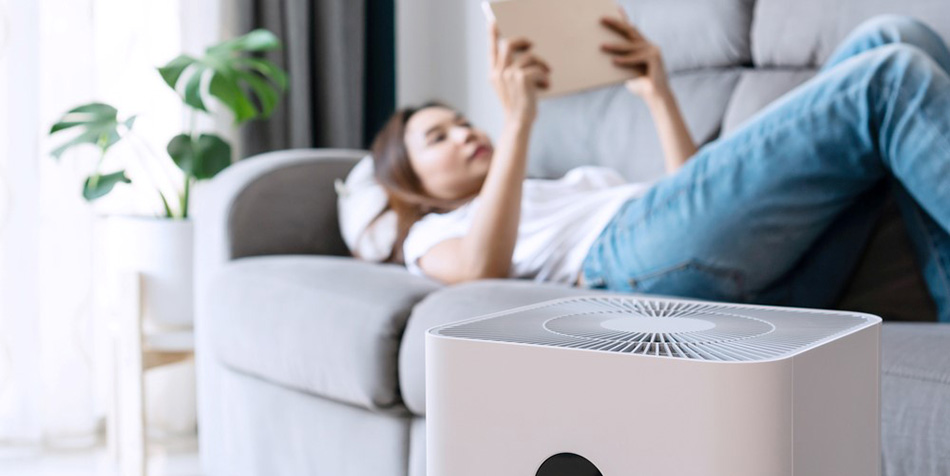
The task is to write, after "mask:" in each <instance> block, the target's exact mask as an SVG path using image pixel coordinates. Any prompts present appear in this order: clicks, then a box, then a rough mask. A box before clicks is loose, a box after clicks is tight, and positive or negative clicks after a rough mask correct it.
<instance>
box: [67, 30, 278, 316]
mask: <svg viewBox="0 0 950 476" xmlns="http://www.w3.org/2000/svg"><path fill="white" fill-rule="evenodd" d="M280 47H281V44H280V41H279V40H278V39H277V37H276V36H275V35H274V34H273V33H271V32H269V31H267V30H260V29H259V30H254V31H252V32H250V33H248V34H246V35H243V36H240V37H238V38H234V39H231V40H227V41H223V42H221V43H218V44H216V45H213V46H211V47H209V48H207V49H206V50H205V53H204V55H203V56H201V57H192V56H189V55H184V54H183V55H180V56H178V57H176V58H175V59H173V60H171V61H169V62H168V63H167V64H165V65H164V66H161V67H159V68H157V69H158V73H159V74H160V75H161V77H162V79H163V80H164V82H165V84H167V85H168V86H169V87H171V88H172V89H173V90H174V91H175V92H177V93H178V95H179V97H180V98H181V100H182V101H183V103H184V105H185V106H186V107H187V108H188V110H189V112H190V115H191V121H190V125H189V128H188V130H186V131H184V132H182V133H181V134H178V135H176V136H175V137H173V138H171V140H169V142H168V144H167V146H166V147H165V151H166V152H167V154H168V155H167V157H166V156H161V157H158V156H155V155H150V156H149V157H141V156H128V157H123V158H124V159H125V160H160V161H167V160H171V161H173V162H174V164H175V165H176V166H177V167H178V168H179V169H180V170H181V171H182V172H183V179H184V180H183V183H182V185H181V188H180V190H178V191H177V194H176V195H175V196H168V194H166V193H164V192H163V191H162V190H161V189H158V188H157V186H156V193H157V194H158V195H159V197H160V199H161V203H162V207H163V210H164V216H160V217H144V216H111V217H106V222H107V223H106V224H105V228H106V231H105V236H106V239H107V240H108V241H109V244H108V246H107V247H106V248H105V249H108V250H109V258H110V259H111V260H114V261H115V263H116V265H117V266H120V267H123V268H129V267H130V268H133V269H135V270H137V271H140V272H142V273H143V274H145V275H146V277H147V279H146V280H145V283H144V290H143V296H144V299H145V302H144V303H143V313H144V317H145V319H146V321H147V322H149V323H151V324H157V325H165V326H184V327H188V326H190V325H191V323H192V320H193V314H192V268H193V266H192V246H193V236H192V235H193V231H192V228H193V226H192V223H191V220H190V219H189V202H190V192H191V188H192V187H193V185H194V184H195V183H196V182H198V181H201V180H207V179H211V178H212V177H214V176H215V175H217V174H218V173H219V172H220V171H221V170H223V169H225V168H226V167H228V166H229V165H230V164H231V162H232V153H231V145H230V144H228V142H227V141H226V140H224V139H223V138H221V137H219V136H217V135H215V134H212V133H207V132H200V131H198V130H197V126H196V122H197V121H196V118H197V116H198V114H201V113H209V110H208V107H207V105H208V104H209V103H210V101H217V102H219V103H220V104H222V105H223V106H224V107H226V108H227V109H228V110H230V112H231V113H232V115H233V118H234V120H233V124H234V126H238V125H240V124H242V123H244V122H246V121H249V120H252V119H255V118H267V117H270V115H271V113H272V112H273V110H274V108H275V107H276V105H277V103H278V102H279V100H280V97H281V95H282V93H283V92H284V91H285V90H286V88H287V74H286V72H284V71H283V70H282V69H281V68H279V67H278V66H276V65H275V64H273V63H271V62H269V61H267V60H265V59H262V58H259V57H255V56H253V53H257V52H265V51H271V50H276V49H279V48H280ZM134 124H135V116H130V117H127V118H120V117H119V111H118V110H117V109H116V108H115V107H113V106H111V105H108V104H104V103H101V102H92V103H88V104H83V105H80V106H77V107H75V108H73V109H70V110H69V111H67V112H66V113H65V114H64V115H63V116H62V117H61V118H60V119H59V120H58V121H57V122H56V123H55V124H53V126H52V127H51V128H50V131H49V133H50V134H51V135H57V136H59V135H61V134H63V131H72V132H74V133H75V135H74V136H73V137H72V138H70V139H69V140H67V141H66V142H64V143H63V144H61V145H60V146H59V147H57V148H56V149H54V150H53V151H52V152H51V155H52V156H53V157H54V158H55V159H57V160H59V159H60V158H61V157H62V156H63V155H64V154H66V153H67V152H69V151H71V150H72V149H74V148H75V147H79V146H83V147H88V146H89V145H93V146H95V147H96V148H97V149H98V152H99V160H98V161H97V163H96V166H95V169H94V170H93V171H92V173H91V174H90V175H89V177H88V178H86V180H85V182H84V183H83V185H82V192H81V193H82V196H83V198H85V199H86V200H87V201H89V202H92V201H95V200H97V199H99V198H101V197H104V196H106V195H107V194H109V193H110V192H111V191H112V190H113V189H114V188H115V187H116V186H117V185H119V184H131V183H132V180H131V179H130V178H129V177H128V175H126V168H125V167H123V168H121V169H119V170H113V171H108V172H104V171H102V170H100V166H101V165H102V161H103V159H104V158H105V157H106V154H107V153H108V152H109V150H110V148H111V147H112V146H114V145H115V144H116V143H118V142H119V141H121V140H124V139H125V138H126V137H132V138H135V140H139V141H141V140H142V139H141V138H139V137H136V136H135V133H134V131H133V126H134ZM144 149H145V150H150V148H144ZM123 163H125V162H123ZM112 269H116V268H112Z"/></svg>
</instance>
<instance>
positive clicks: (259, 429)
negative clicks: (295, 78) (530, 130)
mask: <svg viewBox="0 0 950 476" xmlns="http://www.w3.org/2000/svg"><path fill="white" fill-rule="evenodd" d="M624 3H625V5H626V6H627V7H628V12H629V13H630V15H631V18H632V20H633V21H634V22H636V23H637V24H639V25H641V28H642V29H643V30H644V32H645V33H646V35H647V36H648V37H650V38H651V39H653V40H654V41H656V42H657V43H659V44H660V46H661V47H662V48H663V51H664V53H665V58H666V62H667V67H668V69H669V70H670V72H671V81H672V84H673V87H674V89H675V91H676V93H677V97H678V99H679V102H680V105H681V107H682V109H683V111H684V114H685V116H686V119H687V122H688V125H689V127H690V128H691V130H692V132H693V135H694V137H695V138H696V139H697V140H700V141H708V140H712V139H713V138H715V137H717V136H718V135H720V134H726V133H728V132H730V131H731V130H734V129H735V128H737V127H741V125H742V123H743V121H745V120H746V119H748V118H749V117H750V116H751V115H753V114H754V113H755V112H756V111H758V110H760V109H761V108H762V107H763V106H765V105H766V104H768V103H769V102H770V101H772V100H773V99H775V98H777V97H778V96H780V95H781V94H783V93H784V92H786V91H788V90H789V89H791V88H793V87H794V86H796V85H798V84H799V83H801V82H803V81H806V80H807V79H808V78H809V77H811V76H812V75H813V74H814V72H815V68H816V67H817V66H818V65H820V64H821V62H822V61H823V60H824V58H826V57H827V56H828V55H829V54H830V52H831V49H832V48H833V47H834V45H835V44H836V43H837V41H838V40H839V39H840V38H842V37H843V36H844V35H845V34H846V33H847V32H848V31H849V30H850V29H851V28H852V27H853V26H855V25H857V24H858V23H860V22H861V21H862V20H864V19H866V18H869V17H871V16H873V15H874V14H877V13H883V12H893V13H907V14H913V15H915V16H918V17H920V18H922V19H923V20H925V21H926V22H928V23H929V24H931V25H932V26H933V27H935V28H937V29H938V31H939V32H941V34H942V35H944V37H950V2H948V1H947V0H903V1H897V0H839V1H829V0H795V1H794V2H793V1H791V0H758V1H757V2H754V1H752V0H636V1H633V2H624ZM530 151H531V152H530V153H531V158H530V166H529V171H528V173H529V175H530V176H535V177H551V178H554V177H559V176H560V175H562V174H563V173H564V172H565V171H567V170H568V169H569V168H571V167H573V166H576V165H581V164H600V165H607V166H611V167H615V168H616V169H617V170H619V171H621V172H622V173H624V174H625V175H626V176H627V177H628V178H629V179H645V178H651V177H654V176H656V175H657V174H659V173H661V169H662V160H661V155H660V148H659V144H658V142H657V139H656V133H655V131H654V128H653V125H652V123H651V121H650V119H649V115H648V113H647V111H646V109H645V108H644V107H643V105H642V104H640V103H639V101H638V100H636V98H634V97H632V96H631V95H630V94H628V93H626V92H625V91H623V90H621V89H620V87H610V88H605V89H601V90H596V91H589V92H585V93H581V94H577V95H574V96H570V97H565V98H560V99H555V100H551V101H546V102H544V103H542V105H541V110H540V114H539V119H538V122H537V124H536V128H535V132H534V135H533V138H532V144H531V149H530ZM364 154H365V151H350V150H288V151H281V152H275V153H268V154H263V155H261V156H258V157H255V158H251V159H248V160H245V161H242V162H240V163H238V164H236V165H235V166H233V167H231V168H229V169H227V170H225V171H224V172H223V173H222V174H220V175H219V176H218V177H217V178H215V179H214V181H213V182H211V183H210V184H208V185H207V186H205V187H203V188H201V189H199V190H198V191H197V199H196V213H195V216H196V218H195V220H196V226H197V237H196V252H195V256H196V260H197V263H196V273H197V276H196V288H197V289H196V297H197V314H196V316H197V317H196V333H197V359H198V389H199V418H200V420H199V422H200V424H199V427H200V445H201V458H202V463H203V465H204V470H205V471H204V472H205V474H207V475H210V476H242V475H257V476H263V475H266V476H304V475H332V476H396V475H412V476H421V475H423V474H425V389H424V364H423V362H424V361H423V356H424V349H423V334H424V331H425V330H426V329H427V328H429V327H430V326H433V325H436V324H442V323H446V322H451V321H455V320H461V319H465V318H468V317H472V316H476V315H480V314H484V313H489V312H494V311H498V310H502V309H506V308H510V307H515V306H520V305H526V304H530V303H536V302H540V301H544V300H549V299H555V298H560V297H565V296H572V295H580V294H597V293H598V292H597V291H589V290H583V289H578V288H569V287H564V286H560V285H553V284H542V283H535V282H532V281H527V280H484V281H477V282H471V283H465V284H461V285H454V286H443V285H442V284H440V283H438V282H435V281H433V280H429V279H425V278H422V277H418V276H414V275H411V274H409V273H408V272H407V271H406V270H405V269H404V268H402V267H400V266H396V265H391V264H376V263H368V262H363V261H359V260H356V259H353V258H351V257H350V255H349V253H348V250H347V248H346V246H345V245H344V243H343V241H342V238H341V237H340V233H339V228H338V224H337V215H336V202H335V199H336V196H335V194H334V187H333V180H334V179H336V178H343V177H345V176H346V174H347V172H348V171H349V170H350V169H351V168H352V167H353V166H354V165H355V163H356V161H357V160H358V159H359V158H361V157H362V156H363V155H364ZM884 210H885V211H884V213H883V216H882V218H881V219H880V220H877V221H871V222H869V223H870V225H869V226H873V233H870V236H871V237H872V238H871V239H870V240H866V241H865V240H861V239H860V237H861V236H864V235H866V234H867V233H866V231H867V230H863V231H862V229H861V227H862V226H865V225H864V224H861V223H857V224H855V223H851V224H848V223H845V224H844V225H842V226H839V227H837V231H835V232H834V233H831V234H830V235H829V236H828V237H826V239H825V240H824V242H825V243H826V244H827V246H829V247H831V249H833V247H834V246H838V245H837V244H839V243H844V244H845V245H846V246H848V247H855V246H860V247H861V249H862V250H863V251H862V253H861V254H860V255H856V256H857V257H858V258H859V259H857V260H856V262H855V269H854V271H853V272H852V273H851V275H850V276H843V277H832V278H834V279H829V283H832V282H840V283H844V285H843V286H833V285H831V284H829V285H828V287H827V299H829V302H828V305H827V307H837V308H845V309H854V310H861V311H868V312H872V313H876V314H879V315H882V316H883V317H885V319H886V320H887V322H886V323H885V325H884V330H883V351H882V352H883V361H882V364H883V378H882V409H881V410H882V412H883V415H882V423H883V455H882V457H883V463H884V468H885V474H887V475H889V476H899V475H912V476H931V475H932V476H936V475H948V474H950V326H946V325H941V324H936V323H934V322H898V321H933V320H934V308H933V303H932V302H931V301H930V300H929V298H928V296H927V294H926V293H925V292H924V288H923V284H922V281H921V278H920V274H919V272H918V271H917V269H916V266H915V264H914V257H913V256H912V252H911V251H910V247H909V245H908V241H907V237H906V235H905V233H904V231H903V227H902V224H901V221H900V218H899V216H898V215H897V214H896V213H895V212H894V209H893V206H891V205H888V204H886V203H885V205H884ZM855 230H857V231H855ZM849 233H850V235H849ZM806 264H807V263H806ZM812 264H813V265H814V263H812ZM843 476H845V475H843Z"/></svg>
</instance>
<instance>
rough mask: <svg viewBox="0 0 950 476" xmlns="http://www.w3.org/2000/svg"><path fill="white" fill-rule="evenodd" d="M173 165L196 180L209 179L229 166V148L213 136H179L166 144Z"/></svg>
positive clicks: (225, 143)
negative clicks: (173, 162)
mask: <svg viewBox="0 0 950 476" xmlns="http://www.w3.org/2000/svg"><path fill="white" fill-rule="evenodd" d="M167 150H168V155H170V156H171V158H172V160H174V161H175V165H177V166H178V168H180V169H181V170H182V172H185V174H187V175H190V176H193V177H194V178H195V179H197V180H205V179H210V178H212V177H214V176H215V175H217V173H218V172H220V171H222V170H224V169H225V168H226V167H227V166H228V165H231V146H230V145H228V143H227V142H225V141H224V140H223V139H221V138H220V137H218V136H216V135H214V134H201V135H199V136H198V137H196V138H194V139H193V138H192V137H191V136H189V135H188V134H179V135H177V136H175V137H173V138H172V140H171V141H170V142H169V143H168V147H167Z"/></svg>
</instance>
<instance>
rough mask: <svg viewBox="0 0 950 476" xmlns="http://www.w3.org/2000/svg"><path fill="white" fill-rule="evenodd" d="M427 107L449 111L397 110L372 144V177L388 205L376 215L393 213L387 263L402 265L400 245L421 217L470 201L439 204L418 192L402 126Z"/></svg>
mask: <svg viewBox="0 0 950 476" xmlns="http://www.w3.org/2000/svg"><path fill="white" fill-rule="evenodd" d="M428 107H444V108H447V109H452V108H451V107H449V106H446V105H445V104H443V103H441V102H439V101H429V102H427V103H425V104H422V105H420V106H415V107H406V108H402V109H399V110H397V111H396V112H395V113H393V115H392V116H391V117H390V118H389V120H388V121H386V124H385V125H384V126H383V128H382V129H381V130H380V131H379V133H378V134H377V135H376V137H375V139H374V140H373V144H372V154H373V168H374V174H375V177H376V180H377V181H378V182H379V184H380V185H382V187H383V189H385V191H386V195H387V196H388V197H389V203H388V205H387V207H386V209H384V210H383V211H382V212H380V215H382V214H383V213H386V212H387V211H388V210H393V211H394V212H395V213H396V217H397V220H396V222H397V225H396V240H395V242H394V244H393V249H392V252H391V253H390V255H389V257H388V258H386V260H385V262H387V263H397V264H401V265H405V259H404V257H403V252H402V247H403V243H404V242H405V241H406V236H407V235H408V234H409V229H410V228H411V227H412V225H413V224H415V223H416V222H417V221H419V220H420V219H421V218H422V217H424V216H425V215H427V214H429V213H445V212H448V211H451V210H453V209H455V208H457V207H458V206H460V205H462V204H464V203H465V202H467V201H469V200H470V199H471V198H465V199H460V200H443V199H438V198H435V197H431V196H429V195H427V194H426V193H425V191H424V190H423V188H422V181H421V180H420V179H419V176H418V175H416V173H415V171H414V170H413V169H412V165H411V164H410V162H409V152H408V150H407V149H406V142H405V134H406V124H407V123H408V122H409V118H410V117H412V115H413V114H415V113H416V112H418V111H420V110H422V109H425V108H428ZM376 218H379V216H377V217H376Z"/></svg>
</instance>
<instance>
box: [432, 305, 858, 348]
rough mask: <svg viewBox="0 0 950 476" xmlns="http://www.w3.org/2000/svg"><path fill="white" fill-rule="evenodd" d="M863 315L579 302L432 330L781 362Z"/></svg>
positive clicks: (467, 335)
mask: <svg viewBox="0 0 950 476" xmlns="http://www.w3.org/2000/svg"><path fill="white" fill-rule="evenodd" d="M868 322H869V321H868V319H867V318H866V317H865V316H863V315H861V314H853V313H844V312H831V311H820V310H802V309H788V308H777V307H765V306H746V305H738V304H719V303H706V302H693V301H680V300H670V299H645V298H640V297H635V296H629V297H628V296H624V297H600V296H591V297H579V298H564V299H557V300H554V301H548V302H545V303H540V304H536V305H532V306H525V307H520V308H516V309H511V310H508V311H503V312H500V313H495V314H490V315H488V316H483V317H480V318H476V319H473V320H469V321H464V322H460V323H456V324H450V325H447V326H443V327H439V328H436V329H433V330H432V332H435V333H437V334H438V335H443V336H448V337H460V338H467V339H477V340H492V341H500V342H511V343H521V344H533V345H543V346H553V347H566V348H573V349H586V350H597V351H607V352H620V353H631V354H644V355H654V356H662V357H672V358H686V359H699V360H718V361H753V360H764V359H770V358H776V357H779V356H782V355H787V354H790V353H794V352H795V351H797V350H800V349H802V348H804V347H807V346H810V345H813V344H816V343H818V342H820V341H822V340H825V339H829V338H832V337H834V336H836V335H839V334H841V333H844V332H848V331H850V330H853V329H856V328H857V327H860V326H862V325H865V324H867V323H868Z"/></svg>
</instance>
